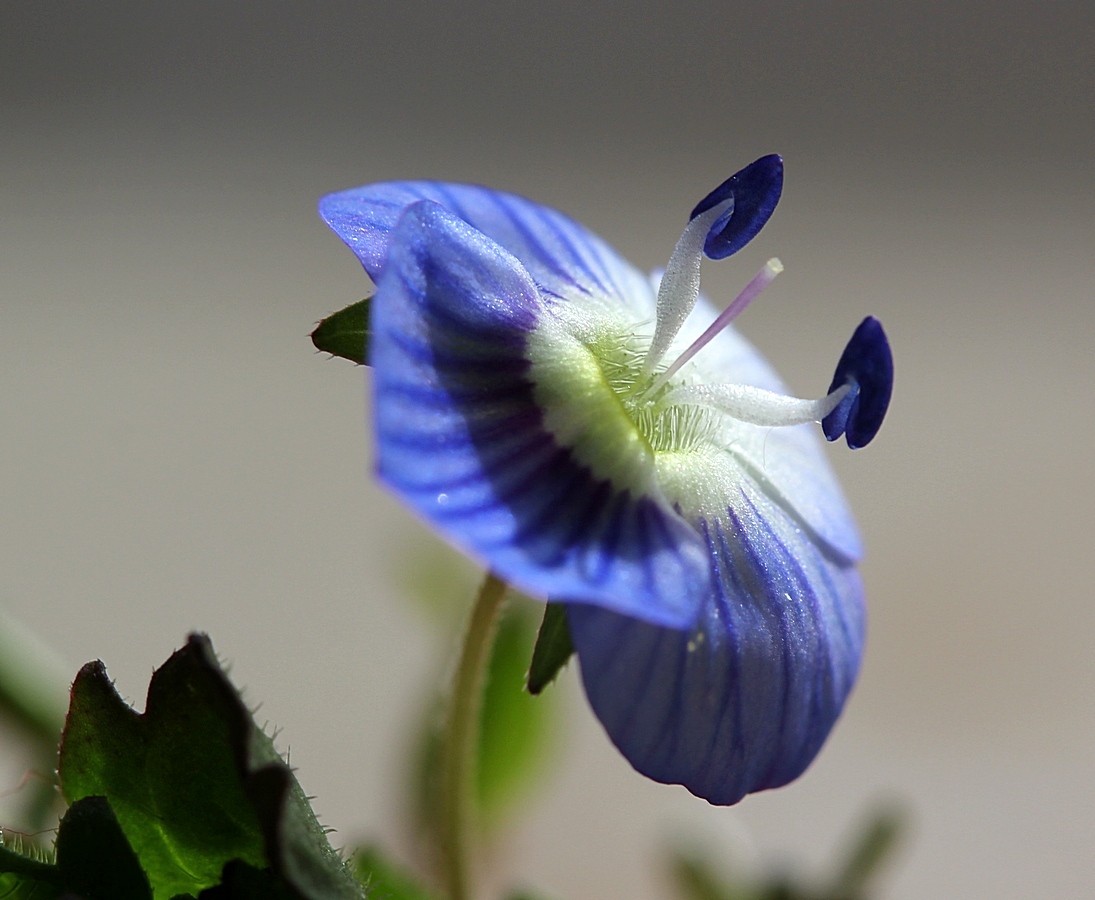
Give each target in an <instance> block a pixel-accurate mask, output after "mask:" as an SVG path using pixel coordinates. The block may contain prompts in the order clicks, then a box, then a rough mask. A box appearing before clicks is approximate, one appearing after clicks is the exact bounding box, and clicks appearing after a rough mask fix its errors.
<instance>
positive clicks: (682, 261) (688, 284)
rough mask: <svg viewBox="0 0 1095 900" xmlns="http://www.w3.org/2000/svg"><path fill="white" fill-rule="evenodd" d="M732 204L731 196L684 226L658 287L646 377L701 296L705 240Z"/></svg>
mask: <svg viewBox="0 0 1095 900" xmlns="http://www.w3.org/2000/svg"><path fill="white" fill-rule="evenodd" d="M733 205H734V198H733V197H730V198H729V199H728V200H724V201H723V202H722V203H718V204H716V205H715V206H712V207H711V208H710V209H709V210H707V211H706V212H702V213H700V214H699V215H698V216H696V218H694V219H692V221H690V222H689V223H688V224H687V225H686V226H685V227H684V232H683V233H682V234H681V236H680V239H679V240H678V241H677V246H676V247H674V248H673V253H672V255H670V257H669V262H668V263H666V266H665V274H664V275H662V281H661V284H660V285H659V286H658V307H657V316H658V318H657V323H656V324H655V326H654V339H653V340H652V341H651V342H650V349H649V350H648V351H647V352H646V360H645V361H644V362H643V375H644V376H646V375H649V374H650V373H651V372H653V371H654V367H655V366H656V365H657V364H658V363H659V362H661V359H662V357H663V356H665V351H666V350H668V349H669V345H670V344H672V343H673V338H675V337H676V336H677V332H678V331H680V330H681V326H682V325H683V324H684V320H685V319H687V318H688V314H689V313H690V312H692V310H693V308H694V307H695V306H696V300H697V299H698V298H699V296H700V261H701V259H702V258H703V257H702V253H703V245H704V241H706V240H707V233H708V232H709V231H710V230H711V226H712V225H713V224H714V223H715V220H716V219H718V217H719V216H721V215H722V214H723V213H724V212H726V210H728V209H730V208H731V207H732V206H733Z"/></svg>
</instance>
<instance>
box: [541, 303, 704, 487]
mask: <svg viewBox="0 0 1095 900" xmlns="http://www.w3.org/2000/svg"><path fill="white" fill-rule="evenodd" d="M648 343H649V339H648V338H647V339H644V338H643V337H642V336H638V335H635V334H628V333H620V332H606V331H603V330H598V331H597V332H596V333H594V334H592V335H582V336H581V337H578V336H576V335H575V334H574V333H573V330H572V329H571V328H566V327H564V326H562V325H561V324H558V323H554V322H545V323H543V324H542V325H540V327H538V328H537V330H536V332H534V334H533V335H532V336H531V339H530V342H529V348H528V351H529V358H530V359H531V361H532V377H533V380H534V382H535V385H536V400H537V403H538V404H539V405H540V406H541V408H542V409H543V410H544V419H545V425H546V427H547V428H548V430H549V431H550V432H551V433H552V435H553V436H554V437H555V439H556V440H557V441H558V442H559V443H560V444H562V445H563V446H565V447H568V448H570V449H571V450H572V451H573V452H574V453H575V454H576V455H577V456H578V457H579V458H580V459H581V460H582V461H583V462H584V463H586V464H587V465H589V466H590V467H591V468H592V469H593V471H594V472H595V473H596V474H597V475H599V476H601V477H607V478H611V479H612V481H613V482H614V483H615V484H617V485H618V486H620V487H625V486H626V487H631V488H633V489H643V488H645V487H647V486H648V484H649V479H650V478H651V477H652V475H653V473H654V470H655V467H656V465H657V462H658V459H657V458H658V457H660V456H662V455H664V454H677V453H687V452H689V451H693V450H696V449H699V448H700V447H701V446H704V445H708V444H709V442H710V440H711V438H712V437H713V436H714V434H715V432H716V430H717V427H718V419H719V416H718V413H716V412H715V411H713V410H711V409H708V408H705V407H701V406H692V405H672V406H666V405H663V404H659V402H658V400H659V398H660V397H662V396H663V395H664V393H665V392H666V391H668V390H670V389H671V388H672V387H673V384H672V383H671V384H668V385H666V386H665V387H664V388H662V389H660V390H658V391H657V392H655V393H654V394H653V395H647V391H648V389H649V387H650V385H651V384H652V383H653V381H654V379H655V378H656V377H657V372H654V373H649V374H644V373H643V361H644V358H645V354H646V345H647V344H648Z"/></svg>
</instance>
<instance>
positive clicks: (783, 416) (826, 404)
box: [658, 384, 850, 426]
mask: <svg viewBox="0 0 1095 900" xmlns="http://www.w3.org/2000/svg"><path fill="white" fill-rule="evenodd" d="M849 389H850V387H849V385H847V384H844V385H841V386H840V387H838V388H837V389H836V390H835V391H833V392H832V393H831V394H829V395H828V396H826V397H822V398H821V399H820V400H801V399H799V398H798V397H785V396H784V395H783V394H776V393H774V392H773V391H766V390H763V389H762V388H757V387H750V386H749V385H744V384H694V385H686V386H684V387H678V388H674V389H673V390H671V391H670V392H669V393H668V394H666V395H665V397H663V398H662V399H661V400H660V401H659V402H658V405H659V406H707V407H710V408H711V409H717V410H719V411H720V412H724V413H726V414H727V415H729V416H732V417H733V418H735V419H738V420H739V421H741V422H748V423H750V424H752V425H771V426H780V425H801V424H803V423H804V422H820V421H821V420H822V419H824V418H825V417H826V416H827V415H829V413H831V412H832V411H833V410H834V409H836V407H837V405H838V404H839V403H840V401H841V400H842V399H843V398H844V395H845V394H847V393H848V391H849Z"/></svg>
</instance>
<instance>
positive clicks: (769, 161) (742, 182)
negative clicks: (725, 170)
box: [689, 153, 783, 259]
mask: <svg viewBox="0 0 1095 900" xmlns="http://www.w3.org/2000/svg"><path fill="white" fill-rule="evenodd" d="M782 191H783V160H782V159H781V158H780V157H779V156H778V155H777V154H775V153H773V154H771V155H770V156H762V157H761V158H760V159H758V160H757V161H756V162H753V163H750V164H749V165H747V166H746V167H745V168H744V169H742V170H741V171H740V172H738V173H736V174H734V175H731V176H730V177H729V178H727V179H726V181H724V182H723V183H722V184H720V185H719V186H718V187H717V188H715V189H714V190H713V191H712V192H711V193H710V194H708V195H707V196H706V197H704V198H703V199H702V200H701V201H700V202H699V203H698V204H697V206H696V208H695V209H694V210H692V215H691V216H689V221H691V220H692V219H694V218H696V216H698V215H699V214H700V213H703V212H707V210H709V209H711V207H713V206H717V205H718V204H720V203H722V202H723V201H725V200H729V199H731V198H733V200H734V202H733V204H732V205H731V207H730V208H729V209H728V210H727V211H726V212H725V213H723V214H722V215H721V216H719V217H718V219H716V220H715V224H714V225H712V226H711V229H710V230H709V231H708V232H707V239H706V240H705V241H704V244H703V252H704V253H706V254H707V256H708V257H709V258H710V259H726V257H728V256H730V255H731V254H734V253H737V252H738V251H739V250H740V249H741V248H742V247H744V246H745V245H746V244H748V243H749V242H750V241H751V240H752V239H753V238H754V237H756V235H757V232H758V231H760V230H761V229H762V228H763V227H764V224H765V223H766V222H767V221H768V219H769V218H771V215H772V212H773V211H774V210H775V208H776V204H777V203H779V195H780V193H781V192H782Z"/></svg>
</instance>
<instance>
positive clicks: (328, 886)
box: [59, 635, 363, 900]
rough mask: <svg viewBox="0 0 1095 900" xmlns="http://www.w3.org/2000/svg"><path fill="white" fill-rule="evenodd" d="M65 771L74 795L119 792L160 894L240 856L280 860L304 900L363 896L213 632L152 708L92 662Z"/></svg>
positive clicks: (195, 638) (130, 833) (160, 681)
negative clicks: (243, 694) (222, 657)
mask: <svg viewBox="0 0 1095 900" xmlns="http://www.w3.org/2000/svg"><path fill="white" fill-rule="evenodd" d="M59 774H60V778H61V787H62V792H63V793H64V796H65V798H66V799H67V800H69V801H70V802H75V801H77V800H80V799H81V798H83V797H88V796H95V795H102V796H105V797H106V798H107V799H108V800H109V801H110V804H111V806H112V808H113V809H114V812H115V813H116V815H117V817H118V822H119V823H120V825H121V827H122V830H123V831H124V832H125V834H126V837H128V839H129V842H130V843H131V844H132V846H133V849H134V851H135V852H136V854H137V857H138V859H139V860H140V862H141V865H142V867H143V868H144V870H145V872H146V873H147V874H148V877H149V880H150V881H151V883H152V887H153V893H154V896H155V900H167V898H171V897H174V896H176V895H179V894H189V895H191V896H195V895H197V894H199V893H200V892H201V891H203V890H206V889H208V888H212V887H214V886H216V885H218V884H219V883H220V881H221V875H222V870H224V867H225V865H226V864H227V863H229V862H231V861H232V860H240V861H242V862H244V863H246V864H247V865H249V866H251V867H252V868H254V869H258V870H261V869H265V868H270V869H271V870H272V871H273V872H274V873H276V874H277V875H278V876H279V877H280V878H282V879H283V880H284V881H285V882H286V884H287V886H288V887H290V888H291V889H292V890H294V891H297V892H299V895H300V896H301V897H303V898H306V900H327V898H331V900H341V898H347V900H359V898H361V897H362V896H363V894H362V892H361V891H360V889H359V888H358V886H357V884H356V882H355V881H354V880H353V878H352V876H351V875H350V874H349V872H348V871H347V870H346V868H345V866H344V865H343V864H342V862H341V860H340V859H339V857H338V855H337V854H336V853H335V851H334V850H333V849H332V848H331V846H330V843H329V841H328V840H327V838H326V836H325V834H324V832H323V829H322V828H321V827H320V825H319V823H318V822H317V821H316V818H315V815H314V814H313V813H312V811H311V808H310V806H309V805H308V802H307V800H306V799H305V797H304V794H303V791H302V790H301V789H300V786H299V785H298V784H297V782H296V779H295V778H294V777H293V775H292V773H291V771H290V770H289V768H288V766H286V764H285V763H284V762H283V761H282V759H281V758H280V757H279V756H278V754H277V752H276V751H275V749H274V746H273V743H272V742H271V740H270V739H269V737H267V736H266V735H265V734H264V733H263V732H262V730H261V729H259V728H258V727H257V726H256V725H255V723H254V721H253V720H252V718H251V715H250V713H249V712H248V710H247V708H246V707H245V706H244V704H243V702H242V700H241V699H240V697H239V694H238V693H237V692H236V690H235V688H234V687H233V686H232V684H231V683H230V682H229V680H228V678H227V677H226V676H225V674H224V672H223V671H222V670H221V669H220V666H219V665H218V664H217V660H216V656H215V655H214V652H213V647H212V644H211V643H210V641H209V639H208V638H207V637H205V636H204V635H191V637H190V639H189V641H188V642H187V644H186V646H185V647H183V648H182V649H181V650H179V651H178V652H176V653H175V654H174V655H173V656H172V657H171V658H170V659H169V660H168V661H167V662H166V663H165V664H164V665H163V666H162V667H160V668H159V669H158V670H156V672H155V673H153V676H152V680H151V682H150V684H149V689H148V699H147V702H146V706H145V712H144V713H143V714H138V713H137V712H135V711H134V710H133V709H131V708H130V707H129V706H128V705H127V704H126V703H125V702H124V701H123V700H122V699H121V698H120V697H119V696H118V694H117V692H116V691H115V690H114V686H113V685H112V684H111V682H110V680H109V678H108V677H107V674H106V668H105V667H104V666H103V664H102V663H101V662H94V663H89V664H88V665H86V666H84V668H83V669H81V670H80V673H79V675H77V677H76V681H75V683H74V684H73V687H72V701H71V706H70V709H69V716H68V721H67V722H66V725H65V731H64V737H63V740H62V744H61V758H60V765H59Z"/></svg>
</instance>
